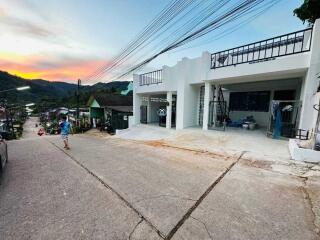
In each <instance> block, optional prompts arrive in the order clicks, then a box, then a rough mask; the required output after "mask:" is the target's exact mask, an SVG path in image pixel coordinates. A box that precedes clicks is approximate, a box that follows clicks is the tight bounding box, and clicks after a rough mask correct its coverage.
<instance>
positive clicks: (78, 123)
mask: <svg viewBox="0 0 320 240" xmlns="http://www.w3.org/2000/svg"><path fill="white" fill-rule="evenodd" d="M80 86H81V80H80V79H78V89H77V120H76V122H77V125H78V126H79V127H80V121H79V100H80Z"/></svg>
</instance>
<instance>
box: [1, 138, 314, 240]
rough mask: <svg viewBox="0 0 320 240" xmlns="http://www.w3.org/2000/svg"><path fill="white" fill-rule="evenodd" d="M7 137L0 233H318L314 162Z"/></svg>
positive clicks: (103, 141) (109, 141)
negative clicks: (66, 144)
mask: <svg viewBox="0 0 320 240" xmlns="http://www.w3.org/2000/svg"><path fill="white" fill-rule="evenodd" d="M70 145H71V150H70V151H64V150H63V148H62V147H63V144H62V141H61V139H60V137H59V136H52V137H42V138H30V139H25V140H19V141H12V142H10V143H9V151H10V152H9V156H10V159H9V160H10V162H9V164H8V165H7V167H6V169H5V172H4V175H3V177H2V179H1V182H0V233H1V234H0V239H112V240H113V239H162V238H165V239H175V240H177V239H191V240H197V239H199V240H200V239H201V240H202V239H218V240H220V239H221V240H224V239H252V240H253V239H288V240H289V239H297V240H298V239H306V240H309V239H310V240H311V239H320V237H319V223H320V221H319V220H320V218H319V213H320V212H319V209H320V208H319V207H320V190H319V189H320V188H319V186H320V178H319V176H318V175H319V174H318V173H319V167H318V166H314V165H295V164H292V163H288V164H284V163H282V162H281V163H276V164H275V162H268V161H262V160H259V161H255V159H253V158H247V157H245V154H244V153H241V154H240V153H238V152H237V153H234V152H232V154H223V155H221V154H220V153H219V154H214V153H212V152H203V151H192V150H187V149H183V148H177V147H175V146H168V145H166V146H165V145H162V144H158V143H157V142H141V141H133V140H123V139H118V138H113V137H110V138H99V137H95V136H90V135H74V136H70Z"/></svg>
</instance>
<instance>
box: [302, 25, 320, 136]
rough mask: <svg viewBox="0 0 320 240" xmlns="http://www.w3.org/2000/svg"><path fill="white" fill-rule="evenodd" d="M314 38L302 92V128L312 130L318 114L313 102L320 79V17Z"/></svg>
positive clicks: (314, 28)
mask: <svg viewBox="0 0 320 240" xmlns="http://www.w3.org/2000/svg"><path fill="white" fill-rule="evenodd" d="M312 39H313V40H312V44H311V51H310V53H311V56H310V67H309V69H308V72H307V74H306V77H305V81H304V86H303V94H302V101H303V105H302V111H301V121H300V128H301V129H305V130H310V129H312V128H313V127H314V126H313V125H312V120H313V119H314V115H316V114H317V111H315V110H314V109H313V103H314V99H315V96H316V91H317V88H318V86H319V80H320V79H319V78H318V76H319V75H320V19H318V20H317V21H316V23H315V24H314V27H313V37H312Z"/></svg>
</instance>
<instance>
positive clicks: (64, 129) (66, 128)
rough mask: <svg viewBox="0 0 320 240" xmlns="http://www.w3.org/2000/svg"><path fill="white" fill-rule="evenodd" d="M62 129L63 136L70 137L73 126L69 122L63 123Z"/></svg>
mask: <svg viewBox="0 0 320 240" xmlns="http://www.w3.org/2000/svg"><path fill="white" fill-rule="evenodd" d="M60 127H61V134H62V135H68V134H69V132H70V128H71V124H70V123H69V122H67V121H63V122H62V123H61V124H60Z"/></svg>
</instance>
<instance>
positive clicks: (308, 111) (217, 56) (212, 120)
mask: <svg viewBox="0 0 320 240" xmlns="http://www.w3.org/2000/svg"><path fill="white" fill-rule="evenodd" d="M319 72H320V20H319V19H318V20H317V21H316V23H315V24H314V25H313V27H311V28H307V29H304V30H301V31H297V32H294V33H289V34H284V35H282V36H278V37H274V38H271V39H267V40H263V41H259V42H255V43H251V44H247V45H244V46H240V47H236V48H232V49H227V50H223V51H220V52H217V53H213V54H211V53H209V52H204V53H202V56H201V57H199V58H195V59H188V58H183V59H182V60H181V61H179V62H178V63H177V64H176V65H175V66H172V67H168V66H163V68H162V69H161V70H158V71H154V72H150V73H145V74H142V75H134V76H133V112H134V119H133V121H134V124H139V123H158V122H159V124H160V125H161V123H162V125H163V126H166V127H167V128H172V127H175V128H176V129H183V128H187V127H191V126H200V127H202V128H203V129H204V130H208V129H210V128H217V127H219V126H222V125H224V126H225V125H226V121H227V122H228V124H230V125H234V124H235V123H237V121H239V119H245V118H247V117H249V116H250V117H251V118H253V119H254V121H255V122H256V124H257V125H259V126H260V127H265V128H266V129H269V130H270V129H273V130H274V128H276V126H277V124H276V123H275V122H277V117H276V116H275V115H276V114H277V112H276V111H274V108H275V106H277V104H278V106H279V104H280V105H281V106H282V107H281V108H280V110H279V112H281V114H282V116H280V117H281V118H280V119H281V121H282V122H283V124H284V123H285V124H287V129H288V131H289V130H290V128H292V129H302V130H311V129H312V128H313V126H314V121H315V118H316V115H317V112H316V111H314V108H313V105H314V103H315V97H314V96H315V94H316V92H317V89H318V87H319V80H320V79H319ZM286 111H287V112H288V113H287V114H285V112H286ZM164 116H165V117H164ZM281 126H283V125H281ZM290 131H291V130H290ZM289 135H290V134H289Z"/></svg>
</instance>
